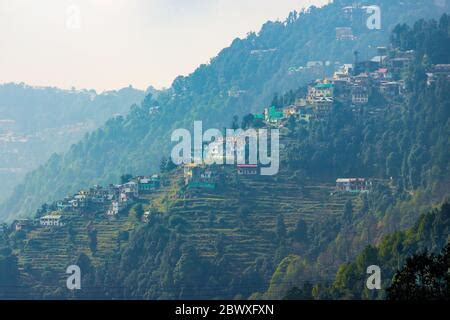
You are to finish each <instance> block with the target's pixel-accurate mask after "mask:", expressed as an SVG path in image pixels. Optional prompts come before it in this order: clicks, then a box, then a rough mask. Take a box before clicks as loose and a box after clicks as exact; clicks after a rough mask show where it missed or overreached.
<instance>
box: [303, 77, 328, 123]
mask: <svg viewBox="0 0 450 320" xmlns="http://www.w3.org/2000/svg"><path fill="white" fill-rule="evenodd" d="M306 101H307V103H308V104H309V105H311V107H312V110H313V114H314V116H315V117H316V118H322V117H325V116H326V115H328V114H329V113H330V112H331V109H332V107H333V102H334V85H333V84H332V83H328V82H323V83H322V82H320V83H316V84H314V85H310V86H308V96H307V97H306Z"/></svg>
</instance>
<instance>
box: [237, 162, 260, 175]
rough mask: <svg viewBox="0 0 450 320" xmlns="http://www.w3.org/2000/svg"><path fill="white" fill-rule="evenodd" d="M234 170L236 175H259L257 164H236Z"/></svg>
mask: <svg viewBox="0 0 450 320" xmlns="http://www.w3.org/2000/svg"><path fill="white" fill-rule="evenodd" d="M236 168H237V174H238V175H244V176H249V175H250V176H252V175H258V174H259V166H258V165H257V164H238V165H237V166H236Z"/></svg>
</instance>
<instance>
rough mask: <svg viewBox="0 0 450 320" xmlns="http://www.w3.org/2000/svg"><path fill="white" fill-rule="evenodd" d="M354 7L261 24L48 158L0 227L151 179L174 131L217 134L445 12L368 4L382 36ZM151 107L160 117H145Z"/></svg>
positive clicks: (418, 4) (413, 0)
mask: <svg viewBox="0 0 450 320" xmlns="http://www.w3.org/2000/svg"><path fill="white" fill-rule="evenodd" d="M352 3H353V1H350V0H342V1H336V2H335V3H332V4H330V5H328V6H325V7H324V8H320V9H319V8H314V7H313V8H310V9H309V10H308V11H305V12H292V13H291V14H290V15H289V17H288V18H287V19H286V21H278V22H267V23H266V24H264V25H263V27H262V29H261V30H260V32H259V33H250V34H248V36H247V37H246V38H245V39H236V40H234V41H233V43H232V44H231V46H230V47H228V48H225V49H224V50H222V51H221V52H220V53H219V55H218V56H217V57H214V58H213V59H212V60H211V62H210V63H209V64H207V65H202V66H200V67H199V68H198V69H197V70H195V72H193V73H192V74H191V75H189V76H187V77H178V78H177V79H176V80H175V81H174V82H173V84H172V87H171V88H170V89H169V90H167V91H165V92H163V93H161V94H160V95H159V96H158V97H157V99H156V97H154V96H153V97H152V95H149V96H148V97H147V98H146V99H145V100H144V101H143V102H142V103H141V104H140V105H137V106H134V107H133V108H132V110H131V112H130V113H129V114H128V115H127V116H126V117H116V118H114V119H111V120H109V121H108V122H107V124H106V125H105V126H103V127H102V128H100V129H99V130H97V131H95V132H94V133H91V134H89V135H87V136H86V137H85V138H84V139H83V140H82V141H81V142H79V143H78V144H76V145H74V146H72V147H71V148H70V150H69V151H68V152H67V153H65V154H63V155H54V156H53V157H52V158H51V159H50V160H49V161H48V162H47V163H46V164H45V165H43V166H42V167H41V168H39V169H38V170H36V171H34V172H32V173H30V174H29V175H27V177H26V179H25V180H24V181H25V182H24V183H23V184H21V185H19V186H18V187H17V188H16V189H15V191H14V193H13V194H12V196H11V197H10V198H9V199H8V200H7V201H6V202H5V203H4V204H3V205H2V206H1V208H0V217H1V219H7V220H12V219H14V218H17V217H23V216H31V215H32V214H33V213H34V212H35V210H36V209H37V208H39V207H40V205H41V204H42V203H44V202H52V201H54V200H56V199H60V198H62V197H64V196H65V195H66V194H71V193H74V192H76V191H77V190H79V189H81V188H83V187H85V186H87V185H94V184H108V183H112V182H116V181H118V179H119V177H120V176H121V175H122V174H124V173H132V174H134V175H139V174H144V173H146V172H149V171H150V172H154V171H156V169H158V166H159V163H160V159H161V156H162V155H168V154H169V151H170V147H171V143H170V134H171V132H172V131H173V130H174V129H175V128H191V127H192V125H193V121H194V120H202V121H203V124H204V127H214V128H222V127H224V126H226V125H228V121H229V120H228V119H230V118H231V117H232V116H233V115H235V114H236V115H238V116H243V115H244V114H247V113H249V112H256V111H258V112H260V111H261V109H262V107H263V106H269V105H270V102H271V100H272V98H273V94H274V92H288V91H289V90H296V89H297V88H298V87H300V86H302V85H304V84H306V83H307V82H309V81H311V80H315V79H316V78H318V77H323V75H324V74H323V73H320V74H314V73H311V72H294V73H292V72H290V70H291V69H292V68H298V67H301V66H306V64H307V62H308V61H330V62H331V65H330V67H328V68H327V69H326V70H324V72H325V74H328V75H330V73H331V72H333V71H334V70H333V69H334V63H352V62H353V51H355V50H358V51H359V52H361V55H372V54H375V48H376V47H377V46H380V45H385V44H386V43H387V41H388V38H389V32H390V31H391V30H392V29H393V28H394V26H395V25H396V24H398V23H403V22H413V21H414V20H417V19H419V18H430V17H437V16H438V15H439V14H441V13H442V12H444V11H445V10H447V9H449V8H448V4H447V6H444V7H439V6H430V5H429V0H419V1H418V0H405V1H402V2H401V3H399V2H397V1H389V0H377V1H372V2H371V4H378V5H380V7H381V9H382V12H383V29H382V30H380V31H377V30H375V31H374V30H369V29H367V28H366V26H365V25H364V24H362V23H361V24H358V25H356V23H355V25H352V22H351V21H350V20H349V19H348V18H346V17H345V15H344V14H343V13H342V7H343V6H346V5H351V4H352ZM342 26H352V27H354V33H355V35H357V36H358V39H357V40H356V41H338V40H336V31H335V28H336V27H342ZM369 46H370V48H369ZM235 92H239V94H235ZM155 100H157V101H155ZM157 106H159V107H160V108H159V109H158V110H159V112H156V113H150V111H151V110H155V109H151V108H155V107H157ZM368 133H370V132H368ZM367 156H370V155H367ZM318 160H321V159H318ZM317 165H321V164H320V161H318V162H317Z"/></svg>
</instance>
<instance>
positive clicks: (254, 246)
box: [0, 1, 450, 299]
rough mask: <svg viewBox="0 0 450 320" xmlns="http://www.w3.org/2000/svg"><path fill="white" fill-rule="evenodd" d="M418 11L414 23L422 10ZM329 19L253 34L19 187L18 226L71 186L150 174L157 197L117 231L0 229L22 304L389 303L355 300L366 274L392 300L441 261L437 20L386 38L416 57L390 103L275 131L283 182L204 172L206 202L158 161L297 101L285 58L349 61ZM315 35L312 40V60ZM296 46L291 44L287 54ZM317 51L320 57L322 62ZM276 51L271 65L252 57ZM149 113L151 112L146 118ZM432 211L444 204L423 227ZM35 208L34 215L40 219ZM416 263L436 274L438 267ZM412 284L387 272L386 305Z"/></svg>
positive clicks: (92, 226)
mask: <svg viewBox="0 0 450 320" xmlns="http://www.w3.org/2000/svg"><path fill="white" fill-rule="evenodd" d="M341 2H342V3H345V2H346V1H341ZM379 2H380V3H381V4H382V5H383V6H385V7H384V8H385V9H387V8H389V9H391V10H387V11H386V12H387V17H386V20H387V21H391V20H393V19H394V15H396V16H395V19H396V20H397V21H398V16H399V15H400V16H403V17H405V16H404V15H406V16H408V12H410V14H411V15H414V14H413V12H414V9H415V8H416V6H415V5H414V4H412V2H409V1H405V3H406V4H405V7H402V6H399V5H398V4H390V2H387V1H379ZM414 3H415V4H420V5H421V8H424V3H425V2H423V3H422V2H421V1H415V2H414ZM425 7H427V6H425ZM408 8H409V10H410V11H409V10H407V9H408ZM427 8H428V7H427ZM340 9H341V8H340V6H339V5H338V4H333V5H330V6H327V7H325V8H324V9H321V10H318V9H311V12H310V13H302V14H301V15H300V17H297V16H296V14H293V15H291V16H290V18H289V19H288V21H287V23H286V24H282V23H268V24H266V25H265V26H264V27H263V29H262V31H261V32H260V34H259V35H255V34H250V35H249V36H248V38H247V39H245V40H236V41H235V42H234V43H233V45H232V46H231V47H230V48H228V49H225V50H224V51H223V52H222V53H221V54H220V55H219V56H218V57H217V58H215V59H213V60H212V62H211V64H210V65H208V66H202V67H200V68H199V69H198V70H197V71H196V72H195V73H194V74H192V75H191V76H190V77H187V78H178V79H177V80H176V81H175V82H174V85H173V87H172V88H171V89H170V90H169V91H167V92H164V93H161V95H160V96H159V97H158V99H154V98H153V97H152V96H148V97H147V98H146V99H145V100H144V102H143V103H142V104H141V105H140V106H134V107H133V108H132V110H131V113H130V115H128V116H127V117H125V118H124V117H117V118H115V119H112V120H110V121H109V122H108V123H107V125H106V126H105V127H103V128H102V129H100V130H98V131H96V132H95V133H93V134H91V135H89V136H88V137H87V138H86V139H85V140H83V141H82V142H80V143H79V144H77V145H75V146H73V147H72V149H71V151H70V152H69V153H68V154H66V155H64V156H55V157H54V158H53V159H52V161H51V162H49V163H48V164H47V165H46V166H44V167H43V168H41V169H40V170H38V171H36V172H34V173H33V174H32V175H30V180H29V184H28V185H27V186H23V187H22V189H17V190H16V194H15V197H16V198H14V197H13V198H11V199H10V202H8V203H9V205H10V207H8V208H9V209H11V210H13V211H14V212H16V211H15V210H17V212H18V213H21V212H22V213H23V210H26V208H33V207H35V206H36V205H37V201H38V200H37V199H40V200H41V202H40V203H39V204H40V205H41V204H42V202H45V201H49V200H56V197H62V196H64V195H67V194H69V193H71V192H75V191H77V190H78V189H79V187H80V185H82V186H83V187H86V186H89V185H93V184H97V183H99V182H103V183H105V182H118V181H121V182H127V181H129V180H130V178H132V176H133V175H136V174H139V173H143V172H145V173H148V172H149V171H151V170H149V169H148V168H150V167H156V166H157V165H159V166H160V167H159V168H160V169H161V189H159V190H158V191H155V192H152V193H150V194H146V195H143V196H140V198H139V199H138V200H137V203H135V204H134V205H132V206H129V207H128V208H126V209H125V210H123V211H122V212H120V214H119V215H118V216H117V217H115V218H107V217H106V216H105V213H104V212H83V214H81V213H77V214H74V215H72V216H69V217H67V218H68V222H67V225H66V226H64V227H60V228H32V229H31V231H26V230H17V229H14V228H9V229H7V230H5V232H4V235H3V242H4V246H5V247H7V249H5V251H4V253H3V254H1V255H0V257H1V258H0V267H1V266H2V264H1V261H2V259H9V260H8V261H13V262H14V261H17V263H11V266H12V268H11V270H8V271H7V272H8V274H11V275H12V276H11V277H10V278H8V279H11V280H8V279H3V278H0V281H17V283H18V286H17V288H23V287H27V288H29V290H28V292H27V295H25V297H33V298H84V299H97V298H106V299H122V298H127V299H183V298H184V299H219V298H251V299H263V298H264V299H279V298H282V297H287V298H290V299H326V298H333V299H374V298H385V297H386V295H385V291H378V292H375V293H374V292H373V291H368V290H367V289H365V280H366V276H367V274H366V268H367V266H368V265H371V264H378V265H380V266H381V267H382V270H383V288H387V287H388V286H389V285H391V279H392V278H393V277H394V274H395V272H396V271H397V270H398V269H400V268H401V266H402V264H403V262H404V261H405V260H406V259H407V257H409V256H411V255H412V254H415V253H419V252H421V251H423V250H425V249H427V248H428V249H429V250H430V251H431V252H433V253H437V252H439V251H440V250H441V249H442V248H443V247H444V246H445V245H446V243H447V242H448V240H449V239H448V234H449V229H448V228H449V222H450V221H449V214H450V210H449V209H450V206H449V205H448V204H446V203H445V200H446V198H447V197H448V190H449V184H450V183H449V182H450V179H449V178H450V177H449V172H450V170H449V169H450V168H449V161H448V159H450V155H449V152H450V145H449V143H450V141H449V140H448V132H449V130H450V127H449V126H450V122H449V120H448V119H449V115H450V114H449V110H450V105H449V104H450V102H449V101H450V100H449V94H450V88H449V87H450V83H449V81H446V80H442V81H437V82H435V83H433V84H428V83H427V81H426V73H425V72H426V70H427V67H428V66H429V64H438V63H441V62H444V60H441V59H447V56H445V57H444V58H442V54H436V55H435V56H433V57H431V58H430V57H429V56H428V55H426V54H425V53H427V52H431V51H432V50H431V49H430V47H431V48H432V47H434V46H436V43H438V42H439V43H442V41H444V42H445V45H446V43H448V41H449V37H448V35H447V37H446V38H445V39H442V34H443V30H444V29H445V26H448V24H447V22H446V21H448V17H447V16H446V15H444V16H443V17H442V19H441V22H440V23H439V24H438V23H433V22H427V23H418V24H416V25H415V28H414V30H415V32H417V33H418V34H420V35H425V36H423V37H419V36H417V37H415V36H414V35H413V34H411V33H410V32H409V31H408V32H404V33H402V32H400V31H399V30H400V27H398V28H396V29H395V30H396V31H394V35H393V40H392V41H393V48H392V50H391V54H395V52H397V53H398V52H399V51H401V50H402V49H410V47H409V45H408V46H406V47H403V43H404V42H405V40H404V39H409V40H408V41H409V42H411V41H412V40H411V39H414V41H412V42H413V43H414V48H422V49H421V50H418V51H417V52H416V53H415V55H414V57H413V60H412V63H411V66H410V67H409V68H405V69H404V70H402V71H401V72H398V73H397V74H395V76H396V77H397V78H401V79H403V80H404V81H405V83H406V90H405V93H404V94H403V95H402V96H401V97H399V98H396V99H388V98H382V97H380V99H373V100H371V102H370V103H368V104H367V105H365V106H364V107H362V108H361V110H356V112H355V109H354V108H353V107H351V106H350V105H347V104H343V103H339V102H336V103H335V105H334V106H333V110H332V112H331V113H330V114H329V115H327V116H326V117H323V118H320V119H312V120H311V121H309V122H306V121H302V120H299V121H297V120H295V119H294V118H290V119H289V120H288V121H286V122H285V123H284V124H283V126H282V127H281V128H280V131H281V145H282V151H281V157H282V159H281V161H282V162H281V166H280V168H281V169H280V172H279V174H278V175H276V176H259V175H258V176H245V175H239V174H238V173H237V170H236V168H235V167H234V166H226V167H219V168H217V167H214V166H213V167H212V168H211V169H212V170H217V171H218V173H219V177H220V178H219V181H218V183H217V185H216V186H215V188H214V189H208V188H205V189H201V188H189V187H186V186H185V185H184V181H183V170H182V168H178V167H176V166H174V165H173V163H172V162H171V161H168V160H167V159H163V160H162V161H159V160H160V157H161V156H162V154H166V155H167V153H164V152H165V151H166V149H167V148H166V146H164V143H165V141H169V140H168V139H167V140H166V139H165V137H166V136H167V135H168V133H169V132H171V130H170V129H172V128H176V127H179V126H187V125H188V124H189V122H190V121H191V120H193V119H199V118H201V119H204V120H205V123H206V124H207V125H218V124H219V125H220V124H222V122H221V121H220V120H219V119H229V120H230V119H231V118H232V126H233V127H235V128H236V127H238V126H239V117H238V115H236V116H232V115H233V114H235V113H236V114H238V112H235V111H237V108H238V107H239V106H244V105H245V106H246V108H245V110H244V111H245V113H244V114H247V115H246V116H244V117H243V118H242V122H241V125H240V126H241V127H244V128H246V127H251V126H256V127H259V126H262V125H264V123H263V121H262V119H260V117H254V116H252V115H251V114H250V115H249V114H248V112H250V111H255V110H252V109H256V108H255V106H253V103H256V101H257V100H258V99H259V98H258V99H256V98H255V100H251V99H250V97H256V96H259V97H260V98H261V97H263V99H267V98H268V97H269V93H268V92H269V91H271V90H272V92H271V93H270V98H272V97H273V92H275V91H276V90H274V89H275V88H277V86H281V88H282V89H283V91H284V92H286V93H285V94H284V95H276V96H275V98H272V105H273V106H274V108H273V109H272V110H274V111H276V112H279V111H277V110H279V109H280V108H282V107H285V106H287V105H289V104H291V103H293V102H294V101H295V100H296V99H297V98H300V97H302V96H303V95H304V93H305V88H303V87H300V88H298V85H297V84H296V88H289V87H290V86H292V85H294V83H295V81H292V79H287V80H286V79H285V77H286V74H284V73H283V71H285V69H286V67H287V66H286V64H287V63H289V62H292V61H293V60H291V59H293V58H292V56H293V55H295V56H296V55H297V54H298V56H297V59H298V60H295V61H300V60H301V59H306V58H299V57H303V56H304V55H307V54H308V53H312V52H313V51H310V50H313V48H311V47H314V49H315V50H317V52H322V54H336V56H340V57H344V55H345V54H342V52H343V51H346V50H345V49H348V48H347V46H348V47H351V46H352V45H353V44H352V45H350V44H348V45H347V46H346V45H344V44H343V43H337V42H334V41H333V40H332V39H334V37H335V35H334V28H335V27H336V26H337V23H338V22H340V21H341V20H339V19H341V17H340V16H339V15H337V12H340ZM400 12H402V14H400ZM331 17H335V18H334V19H336V21H335V20H332V19H331ZM408 18H409V16H408ZM327 19H328V20H327ZM389 19H391V20H389ZM405 19H406V18H405ZM330 21H331V22H330ZM332 22H335V23H332ZM329 25H331V26H329ZM306 27H307V28H306ZM301 28H302V29H301ZM402 28H404V27H402ZM300 29H301V30H302V32H299V30H300ZM406 29H408V28H406ZM317 30H320V31H323V32H324V34H321V33H318V31H317ZM332 30H333V32H332ZM330 32H331V35H330V34H329V33H330ZM361 32H362V31H361ZM311 34H314V35H317V37H318V41H312V42H311V44H310V46H307V45H306V44H307V43H308V42H307V41H306V40H307V39H310V38H311ZM294 35H296V36H298V37H299V38H300V39H299V40H295V41H294V40H293V38H292V37H293V36H294ZM367 37H368V38H370V37H371V35H370V34H367ZM374 37H375V39H379V38H380V39H381V38H383V37H385V38H387V35H384V36H382V35H381V34H379V33H377V35H376V36H374ZM394 39H395V40H394ZM326 40H328V41H326ZM396 41H398V43H400V44H401V45H398V43H397V42H396ZM325 43H326V44H327V46H326V47H327V48H328V50H324V49H323V48H324V47H325ZM330 43H331V45H330ZM288 44H289V46H288ZM283 45H284V46H285V47H283ZM297 45H299V46H302V47H301V48H300V47H299V48H297ZM359 45H361V43H359ZM274 46H275V47H276V48H277V50H275V51H274V50H271V51H263V53H261V51H259V50H262V49H267V48H272V47H274ZM330 46H331V50H330V49H329V48H330ZM334 46H336V47H334ZM338 46H339V50H337V47H338ZM253 50H257V57H258V58H256V57H254V56H255V53H253V54H252V53H251V52H252V51H253ZM334 50H336V52H334ZM342 50H343V51H342ZM253 52H254V51H253ZM330 52H331V53H330ZM338 52H340V53H339V54H338ZM348 52H350V53H351V50H348ZM261 54H262V55H261ZM265 54H269V55H274V56H270V57H267V58H265ZM346 54H347V53H346ZM336 56H330V57H333V58H336ZM243 57H247V58H243ZM252 59H257V61H256V62H258V61H259V62H258V63H256V62H255V61H253V60H252ZM265 59H267V61H266V60H265ZM269 61H270V62H271V63H269ZM238 71H239V72H238ZM280 73H283V74H280ZM251 77H253V79H252V80H251V81H250V78H251ZM275 79H277V80H279V81H277V82H274V81H275ZM302 80H306V79H302ZM299 82H303V81H300V80H299ZM275 83H276V85H275ZM283 83H284V84H283ZM287 83H289V84H287ZM230 84H233V88H234V87H236V88H240V89H242V88H246V89H248V92H249V96H246V95H244V97H243V98H242V99H239V95H240V94H236V93H234V94H232V95H227V97H225V96H224V94H225V92H228V91H226V90H227V89H230V88H229V86H230ZM284 85H285V86H286V87H287V88H286V89H287V90H284V89H285V88H284V87H283V86H284ZM289 89H293V90H289ZM294 90H295V91H294ZM236 91H237V92H240V90H234V92H236ZM283 91H280V92H283ZM267 101H269V100H267ZM262 105H265V106H267V105H269V104H267V103H266V102H264V103H263V104H259V109H260V108H261V106H262ZM157 106H160V107H161V109H160V110H161V111H160V112H159V113H151V112H150V110H154V109H152V108H155V107H157ZM188 107H191V108H190V109H188ZM259 109H258V110H259ZM229 112H231V114H228V113H229ZM240 115H242V114H240ZM227 116H228V117H227ZM280 116H281V115H280ZM229 120H228V121H229ZM222 121H225V120H222ZM163 137H164V138H163ZM149 146H151V148H150V149H148V148H149ZM156 159H158V161H156ZM339 177H365V178H367V179H368V180H370V181H371V182H372V184H371V185H370V190H368V192H361V193H357V192H337V191H336V188H335V181H336V178H339ZM68 181H70V183H68ZM50 189H51V191H50ZM25 195H36V196H38V197H39V196H40V198H34V196H33V197H31V196H30V197H29V198H28V197H25ZM18 199H23V201H22V202H21V203H19V200H18ZM14 201H15V202H14ZM49 202H51V201H49ZM439 203H444V204H443V205H442V206H440V207H439V208H435V210H433V211H432V212H431V213H428V214H426V215H421V213H423V212H424V210H429V209H430V207H432V206H433V205H435V204H439ZM22 204H23V205H22ZM44 209H46V207H45V206H44V207H43V208H42V210H40V211H39V214H41V213H43V212H44V211H48V210H44ZM146 213H148V216H147V218H146V220H144V219H142V218H143V217H144V215H145V214H146ZM425 258H427V259H428V260H427V261H428V262H427V263H430V264H431V265H433V263H437V262H436V259H438V258H435V257H431V258H430V257H428V256H426V257H425ZM441 258H442V257H441ZM439 259H440V258H439ZM439 259H438V260H439ZM351 261H354V262H353V263H350V262H351ZM72 263H77V264H78V265H79V266H80V267H81V269H82V272H83V274H82V276H83V278H82V287H83V288H84V289H83V290H81V291H77V292H69V291H67V290H65V286H64V279H65V276H66V275H65V273H64V272H65V268H66V267H67V265H69V264H72ZM16 266H17V267H16ZM413 266H414V264H413ZM440 267H442V265H439V268H440ZM408 268H409V269H408ZM416 270H418V269H414V268H412V267H411V263H410V264H409V265H407V269H406V271H404V272H403V273H402V272H400V273H398V275H397V277H396V281H394V282H393V283H392V285H393V286H392V290H391V291H390V292H392V295H391V296H390V297H391V298H397V293H396V292H400V293H399V295H402V293H401V292H402V291H401V290H403V288H404V287H403V285H402V284H403V283H404V282H405V280H403V279H405V278H406V281H407V280H408V279H409V278H408V277H409V276H410V274H411V273H414V272H416ZM17 271H19V272H20V273H19V276H17V277H14V274H17ZM419 271H420V269H419ZM441 276H442V279H444V278H445V275H442V273H439V277H440V278H439V279H441ZM15 279H16V280H15ZM6 285H8V283H6V284H5V286H6ZM293 287H296V288H294V289H292V288H293Z"/></svg>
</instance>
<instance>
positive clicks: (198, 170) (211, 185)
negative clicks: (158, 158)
mask: <svg viewBox="0 0 450 320" xmlns="http://www.w3.org/2000/svg"><path fill="white" fill-rule="evenodd" d="M184 182H185V185H186V186H187V187H189V188H206V189H215V188H216V182H217V173H216V172H215V170H214V169H213V168H212V167H210V166H206V165H196V164H186V165H185V166H184Z"/></svg>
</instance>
